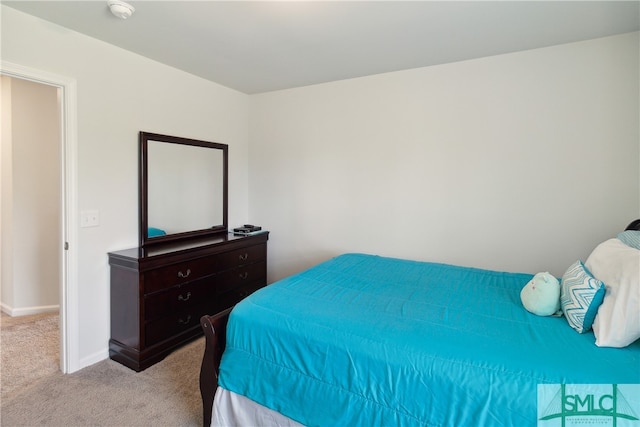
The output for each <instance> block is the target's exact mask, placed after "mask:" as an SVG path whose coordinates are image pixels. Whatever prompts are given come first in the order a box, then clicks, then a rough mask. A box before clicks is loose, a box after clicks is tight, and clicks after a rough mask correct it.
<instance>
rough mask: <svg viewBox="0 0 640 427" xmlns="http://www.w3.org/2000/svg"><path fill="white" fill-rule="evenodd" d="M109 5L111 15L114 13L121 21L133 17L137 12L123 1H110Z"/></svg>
mask: <svg viewBox="0 0 640 427" xmlns="http://www.w3.org/2000/svg"><path fill="white" fill-rule="evenodd" d="M107 4H108V5H109V10H111V13H113V14H114V15H115V16H117V17H118V18H120V19H127V18H129V17H130V16H131V15H133V12H135V11H136V9H135V8H134V7H133V6H131V5H130V4H129V3H126V2H123V1H121V0H108V1H107Z"/></svg>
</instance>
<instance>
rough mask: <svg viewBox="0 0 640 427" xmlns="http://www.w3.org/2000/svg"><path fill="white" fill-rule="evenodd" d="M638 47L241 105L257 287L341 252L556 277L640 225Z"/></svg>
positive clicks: (567, 51)
mask: <svg viewBox="0 0 640 427" xmlns="http://www.w3.org/2000/svg"><path fill="white" fill-rule="evenodd" d="M638 49H639V43H638V33H633V34H626V35H620V36H616V37H609V38H603V39H597V40H592V41H586V42H581V43H574V44H567V45H561V46H555V47H550V48H544V49H537V50H531V51H526V52H520V53H514V54H507V55H501V56H494V57H488V58H483V59H477V60H471V61H465V62H459V63H454V64H448V65H441V66H434V67H428V68H422V69H414V70H409V71H403V72H395V73H390V74H383V75H376V76H371V77H365V78H358V79H352V80H346V81H339V82H334V83H328V84H321V85H316V86H310V87H304V88H299V89H293V90H285V91H278V92H272V93H267V94H262V95H255V96H253V97H252V103H251V107H252V108H251V116H250V129H251V131H250V141H251V145H250V156H249V172H250V175H249V182H250V192H249V200H250V208H249V212H250V220H251V221H252V222H254V223H258V224H261V225H263V226H264V227H266V228H267V229H269V230H271V231H272V234H271V237H270V246H269V253H270V258H269V260H270V264H269V270H270V279H271V280H274V279H278V278H280V277H283V276H285V275H288V274H290V273H293V272H296V271H298V270H300V269H301V268H303V267H307V266H310V265H311V264H313V263H315V262H317V261H320V260H324V259H326V258H328V257H331V256H334V255H337V254H339V253H342V252H351V251H359V252H367V253H375V254H380V255H386V256H394V257H404V258H410V259H417V260H432V261H439V262H447V263H457V264H465V265H472V266H477V267H483V268H492V269H500V270H507V271H525V272H532V273H533V272H537V271H550V272H552V273H553V274H556V275H561V274H562V273H563V272H564V270H565V269H566V268H567V267H568V266H569V264H570V263H571V262H573V261H575V260H576V259H578V258H581V259H583V260H584V259H585V257H586V256H588V254H589V253H590V251H591V250H592V249H593V247H594V246H595V245H596V244H597V243H599V242H600V241H602V240H603V239H606V238H608V237H611V236H613V235H615V234H616V233H617V232H618V231H619V230H621V229H622V228H623V227H624V226H626V225H627V223H628V222H630V221H631V220H632V219H634V218H637V217H638V216H639V214H640V201H639V198H638V197H639V191H640V182H639V181H640V178H639V170H640V165H639V162H638V156H639V135H638V133H639V109H638V95H639V88H638V81H639V74H638V61H639V58H638Z"/></svg>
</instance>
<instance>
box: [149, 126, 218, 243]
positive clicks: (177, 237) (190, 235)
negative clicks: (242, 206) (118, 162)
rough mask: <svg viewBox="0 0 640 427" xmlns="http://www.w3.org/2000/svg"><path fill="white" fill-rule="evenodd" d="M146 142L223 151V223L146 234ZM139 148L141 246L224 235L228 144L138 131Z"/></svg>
mask: <svg viewBox="0 0 640 427" xmlns="http://www.w3.org/2000/svg"><path fill="white" fill-rule="evenodd" d="M149 141H153V142H165V143H168V144H180V145H189V146H196V147H204V148H211V149H215V150H222V163H223V164H222V176H223V183H222V224H219V225H215V226H213V227H211V228H206V229H202V230H191V231H185V232H180V233H174V234H168V235H165V236H156V237H152V238H149V237H148V231H147V229H148V226H149V215H148V214H149V211H148V209H149V200H148V197H149V191H148V184H149V181H148V179H149V176H148V172H149V165H148V163H149ZM139 148H140V158H139V160H140V167H139V171H140V173H139V174H138V178H139V180H138V182H139V206H138V208H139V209H138V212H139V219H140V230H139V237H140V247H142V248H145V247H149V246H153V245H157V244H163V243H168V242H178V241H186V240H190V239H195V238H200V237H207V236H214V235H219V234H222V233H224V234H226V233H227V232H228V195H229V176H228V175H229V174H228V171H229V146H228V145H227V144H220V143H217V142H210V141H202V140H198V139H189V138H181V137H177V136H169V135H161V134H157V133H151V132H143V131H141V132H140V135H139Z"/></svg>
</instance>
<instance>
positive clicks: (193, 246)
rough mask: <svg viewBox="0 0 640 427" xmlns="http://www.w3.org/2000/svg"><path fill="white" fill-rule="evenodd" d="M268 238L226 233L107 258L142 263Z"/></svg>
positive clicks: (258, 241)
mask: <svg viewBox="0 0 640 427" xmlns="http://www.w3.org/2000/svg"><path fill="white" fill-rule="evenodd" d="M268 238H269V232H268V231H263V232H260V233H256V234H252V235H249V236H243V235H236V234H233V233H226V234H220V235H218V236H213V237H208V238H204V239H196V240H191V241H185V242H176V243H168V244H166V245H158V246H152V247H150V248H142V247H137V248H129V249H123V250H119V251H112V252H109V257H110V258H111V259H113V258H121V259H129V260H140V261H142V260H148V259H153V258H157V257H162V256H164V255H169V254H176V253H189V252H197V251H202V250H207V249H216V248H226V247H227V246H235V245H239V246H242V245H243V244H254V243H255V244H259V243H262V242H266V241H267V240H268Z"/></svg>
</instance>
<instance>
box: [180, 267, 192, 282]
mask: <svg viewBox="0 0 640 427" xmlns="http://www.w3.org/2000/svg"><path fill="white" fill-rule="evenodd" d="M190 274H191V269H190V268H187V272H186V273H183V272H182V271H178V277H179V278H181V279H186V278H187V277H189V275H190Z"/></svg>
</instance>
